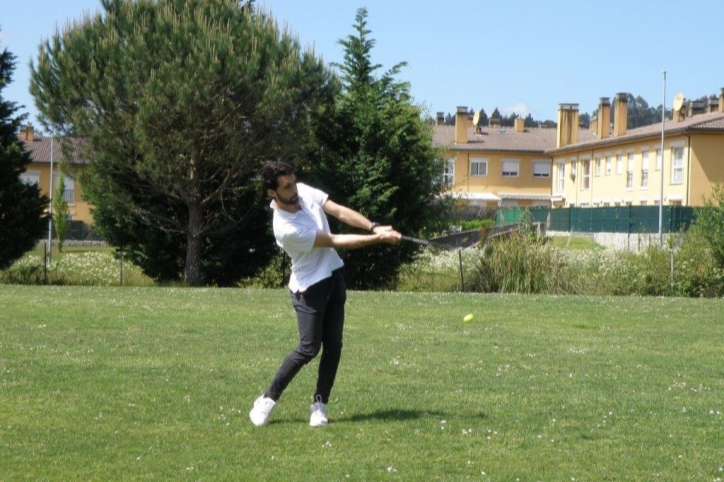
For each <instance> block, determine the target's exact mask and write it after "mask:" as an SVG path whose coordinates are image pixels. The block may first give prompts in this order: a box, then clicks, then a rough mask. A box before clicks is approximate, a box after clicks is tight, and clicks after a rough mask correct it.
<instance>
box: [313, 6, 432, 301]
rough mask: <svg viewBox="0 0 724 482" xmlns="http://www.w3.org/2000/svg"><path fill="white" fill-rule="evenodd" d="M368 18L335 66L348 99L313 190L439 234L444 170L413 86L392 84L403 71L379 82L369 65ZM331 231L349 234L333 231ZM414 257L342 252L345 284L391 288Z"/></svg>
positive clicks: (324, 134) (400, 252) (404, 248)
mask: <svg viewBox="0 0 724 482" xmlns="http://www.w3.org/2000/svg"><path fill="white" fill-rule="evenodd" d="M366 19H367V10H366V9H364V8H363V9H360V10H358V11H357V16H356V24H355V26H354V29H355V30H356V34H355V35H350V36H348V37H347V38H346V39H344V40H340V44H341V45H342V46H343V47H344V49H345V53H344V62H343V63H342V64H341V65H338V68H339V71H340V75H341V80H342V86H343V92H342V94H341V95H340V96H339V98H338V100H337V103H336V109H335V111H334V112H333V113H332V115H331V116H330V120H329V126H328V127H327V128H325V129H322V130H320V136H321V144H322V149H321V153H320V154H319V155H318V156H317V157H316V158H315V159H317V161H316V162H314V163H313V164H312V166H311V175H312V177H313V178H314V182H315V184H316V185H318V186H320V187H321V188H323V189H324V190H326V191H327V192H328V193H329V194H330V198H331V199H333V200H335V202H340V203H342V204H344V205H347V206H350V207H352V208H354V209H356V210H358V211H360V212H362V213H363V214H365V215H366V216H367V217H368V218H370V219H372V220H374V221H377V222H380V223H385V224H391V225H392V226H393V227H394V228H395V229H397V230H399V231H401V232H403V233H410V234H421V233H422V232H423V231H424V230H425V229H435V228H436V223H437V222H438V221H439V220H440V218H441V215H442V213H443V212H444V208H445V205H444V203H443V202H442V198H441V197H440V196H438V194H439V193H440V192H441V190H442V188H443V185H442V177H443V176H442V174H443V169H444V164H443V162H442V160H441V157H442V156H441V153H440V152H438V151H437V150H436V149H435V148H434V147H433V145H432V142H431V139H432V131H431V129H432V126H431V125H430V124H429V123H426V122H425V121H424V116H423V115H422V112H421V109H420V108H419V107H417V106H415V105H414V104H413V103H412V99H411V96H410V93H409V84H408V83H406V82H398V81H396V80H395V76H396V75H397V74H398V73H399V72H400V70H401V69H402V67H404V66H405V63H399V64H397V65H395V66H394V67H392V69H390V70H389V71H387V72H386V73H384V74H382V75H381V76H378V75H377V71H378V70H379V69H380V65H378V64H374V63H373V62H372V59H371V55H372V49H373V47H374V45H375V41H374V40H373V39H371V38H369V34H370V31H369V30H368V29H367V20H366ZM334 224H335V226H334V228H333V230H334V231H340V232H345V231H349V230H350V229H351V228H349V227H348V226H346V225H343V224H341V223H339V224H337V223H334ZM413 252H414V248H413V247H411V246H410V245H406V244H402V245H399V246H396V247H379V248H376V249H364V250H350V251H343V252H342V253H341V255H342V256H343V258H344V261H345V277H346V278H347V282H348V285H349V286H350V287H353V288H357V289H370V288H380V287H387V286H390V284H391V283H392V282H393V280H394V279H395V276H396V274H397V271H398V269H399V267H400V265H401V264H402V263H403V262H405V261H407V260H409V259H410V258H411V256H412V254H413Z"/></svg>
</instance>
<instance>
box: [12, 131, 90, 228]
mask: <svg viewBox="0 0 724 482" xmlns="http://www.w3.org/2000/svg"><path fill="white" fill-rule="evenodd" d="M20 140H21V141H23V142H24V144H25V148H26V149H27V150H28V151H29V152H30V155H31V158H32V162H31V163H30V165H29V166H27V170H26V171H25V173H23V174H22V176H21V177H22V179H23V180H24V181H25V182H27V183H36V184H38V186H40V190H41V192H43V194H45V195H46V196H50V165H51V161H52V164H53V178H54V180H55V183H54V189H53V196H56V195H58V194H60V193H57V190H56V189H55V188H56V187H57V186H58V181H59V179H60V177H59V176H60V175H61V161H64V159H63V154H62V149H61V142H80V141H77V140H73V141H70V140H67V139H66V140H59V139H51V138H50V137H46V136H42V135H38V134H37V133H36V132H35V129H34V128H33V126H31V125H28V126H25V127H22V128H21V129H20ZM67 162H69V163H71V164H73V165H74V166H83V165H85V164H87V162H88V161H86V160H84V159H81V158H79V157H78V156H77V155H76V156H74V157H72V158H71V159H69V160H67ZM63 175H64V176H65V192H63V193H62V195H63V197H64V198H65V200H66V201H67V202H68V212H69V215H70V220H72V221H82V222H84V223H86V224H87V225H92V224H93V217H92V216H91V213H90V205H89V204H88V203H87V202H85V201H83V197H82V196H83V188H82V186H81V185H80V184H79V183H78V182H77V181H76V180H75V178H74V177H73V176H72V175H71V174H70V173H64V174H63Z"/></svg>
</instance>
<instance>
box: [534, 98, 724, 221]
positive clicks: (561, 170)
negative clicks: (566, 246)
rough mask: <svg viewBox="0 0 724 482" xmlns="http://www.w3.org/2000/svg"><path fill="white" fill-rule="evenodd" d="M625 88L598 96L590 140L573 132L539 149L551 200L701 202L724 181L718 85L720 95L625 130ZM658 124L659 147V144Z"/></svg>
mask: <svg viewBox="0 0 724 482" xmlns="http://www.w3.org/2000/svg"><path fill="white" fill-rule="evenodd" d="M626 99H627V94H617V95H616V97H615V99H614V103H613V109H614V122H613V127H612V128H611V126H610V124H609V123H608V122H601V120H602V119H608V118H609V115H610V111H609V109H610V108H611V103H610V102H609V99H608V98H601V99H600V103H599V109H598V113H599V116H598V119H597V120H594V121H593V122H592V123H591V132H595V138H594V139H593V140H590V139H588V140H585V139H581V138H576V137H575V136H574V137H572V138H571V139H570V140H571V142H570V143H567V144H563V145H561V146H559V147H557V148H555V149H549V150H547V151H546V154H547V155H549V156H550V157H551V158H552V160H553V167H552V202H553V206H558V207H573V206H578V207H605V206H622V205H630V206H646V205H649V206H650V205H658V204H660V203H662V201H663V204H664V205H672V206H676V205H682V206H700V205H702V203H703V200H704V197H705V196H707V195H709V194H710V192H711V188H712V186H713V184H714V183H716V182H722V181H724V89H722V94H721V96H720V98H719V99H709V100H708V102H707V103H706V105H701V104H702V103H693V102H690V103H688V104H683V105H679V106H675V107H678V108H675V109H674V111H673V118H672V119H668V120H665V121H664V122H663V125H662V123H658V124H654V125H650V126H645V127H640V128H637V129H631V130H627V129H626V116H627V105H626ZM662 127H663V149H662Z"/></svg>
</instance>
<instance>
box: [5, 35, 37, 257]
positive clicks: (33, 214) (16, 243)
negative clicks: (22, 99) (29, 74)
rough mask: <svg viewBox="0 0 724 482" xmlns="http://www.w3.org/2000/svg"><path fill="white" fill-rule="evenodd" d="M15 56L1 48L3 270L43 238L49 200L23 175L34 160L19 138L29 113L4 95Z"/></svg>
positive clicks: (10, 78) (12, 69)
mask: <svg viewBox="0 0 724 482" xmlns="http://www.w3.org/2000/svg"><path fill="white" fill-rule="evenodd" d="M14 69H15V56H14V55H13V54H12V53H10V52H9V51H8V50H7V49H3V50H2V51H0V269H5V268H7V267H8V266H10V265H11V264H12V263H13V262H15V261H16V260H17V259H19V258H20V257H21V256H22V255H23V254H25V253H26V252H28V251H30V250H31V249H33V247H35V244H36V243H37V242H38V240H40V239H42V238H43V232H44V230H45V226H46V225H47V218H46V217H45V215H44V211H45V208H46V207H47V203H48V199H47V198H46V197H45V196H42V195H41V193H40V188H39V187H38V185H37V184H26V183H25V182H23V181H22V180H21V178H20V176H21V175H22V174H23V173H24V172H25V171H26V168H27V166H28V165H29V164H30V162H31V158H30V153H29V152H28V151H27V150H26V149H25V146H24V145H23V143H22V141H21V140H20V138H19V137H18V130H19V128H20V126H21V124H22V122H23V121H24V120H25V117H26V116H25V115H18V116H16V115H15V114H16V112H17V111H18V109H19V107H18V106H17V104H16V103H15V102H10V101H7V100H5V99H4V98H3V96H2V91H3V89H4V88H5V87H6V86H7V85H8V84H9V83H10V81H11V80H12V73H13V71H14Z"/></svg>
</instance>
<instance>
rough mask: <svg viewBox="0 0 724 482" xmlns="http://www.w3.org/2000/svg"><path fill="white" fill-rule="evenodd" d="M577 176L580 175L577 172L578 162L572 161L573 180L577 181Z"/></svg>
mask: <svg viewBox="0 0 724 482" xmlns="http://www.w3.org/2000/svg"><path fill="white" fill-rule="evenodd" d="M577 174H578V173H577V172H576V160H575V159H571V179H575V178H576V175H577Z"/></svg>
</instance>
